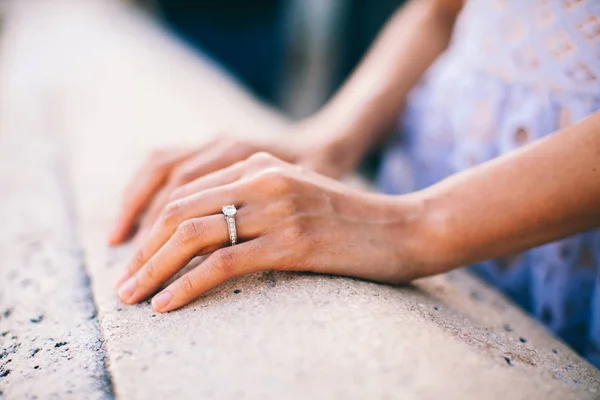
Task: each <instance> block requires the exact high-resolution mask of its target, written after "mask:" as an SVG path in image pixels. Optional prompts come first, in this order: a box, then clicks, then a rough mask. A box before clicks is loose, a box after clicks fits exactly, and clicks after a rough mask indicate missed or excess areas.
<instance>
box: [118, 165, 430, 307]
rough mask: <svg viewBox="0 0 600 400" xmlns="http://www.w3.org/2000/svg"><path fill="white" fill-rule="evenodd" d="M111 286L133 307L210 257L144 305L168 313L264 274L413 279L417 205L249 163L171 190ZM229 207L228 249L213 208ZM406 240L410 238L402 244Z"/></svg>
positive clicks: (288, 168) (294, 170) (295, 170)
mask: <svg viewBox="0 0 600 400" xmlns="http://www.w3.org/2000/svg"><path fill="white" fill-rule="evenodd" d="M173 198H174V199H175V200H173V201H171V202H170V203H169V204H168V206H167V207H166V208H165V209H164V210H163V211H162V213H161V215H160V218H159V219H158V222H157V223H156V225H155V226H154V227H153V229H152V231H151V232H150V234H149V236H148V237H147V239H146V240H145V241H144V242H143V243H142V245H141V247H140V249H139V250H138V251H137V252H136V254H135V256H134V257H133V259H132V260H131V261H130V262H129V263H128V265H127V267H126V270H125V272H124V275H123V276H122V277H121V279H120V280H119V282H118V283H117V288H118V292H119V297H120V298H121V300H122V301H123V302H125V303H127V304H133V303H137V302H139V301H141V300H143V299H145V298H147V297H148V296H150V295H151V294H152V293H154V292H155V291H156V290H157V289H159V287H160V286H161V284H163V283H164V282H166V281H167V280H168V279H170V278H171V277H172V276H174V275H175V274H176V273H177V272H178V271H179V270H180V269H182V268H183V267H184V266H185V265H186V264H188V262H189V261H190V260H191V259H192V258H194V257H196V256H202V255H207V254H210V255H209V256H208V257H207V258H206V259H205V260H204V261H203V262H202V263H201V264H199V265H198V266H197V267H196V268H194V269H192V270H191V271H189V272H187V273H186V274H184V275H183V276H181V277H180V278H179V279H178V280H176V281H175V282H173V283H171V284H170V285H169V286H168V287H167V288H166V289H164V290H162V291H161V292H160V293H159V294H158V295H156V296H155V297H154V299H153V300H152V304H153V307H154V308H155V309H156V310H157V311H160V312H168V311H171V310H174V309H177V308H179V307H181V306H183V305H185V304H187V303H189V302H190V301H192V300H193V299H195V298H196V297H198V296H199V295H201V294H203V293H204V292H206V291H208V290H209V289H211V288H213V287H215V286H217V285H219V284H221V283H223V282H224V281H226V280H228V279H230V278H232V277H235V276H239V275H243V274H248V273H252V272H257V271H264V270H288V271H289V270H295V271H311V272H320V273H329V274H338V275H348V276H354V277H360V278H365V279H369V280H376V281H382V282H405V281H408V280H410V279H413V278H415V277H417V276H418V275H419V273H420V272H419V271H417V270H415V269H414V268H409V266H410V265H411V264H413V263H412V261H411V258H412V257H413V253H414V252H413V250H414V248H415V247H414V245H413V244H414V240H413V239H414V238H416V237H417V236H418V235H417V233H418V229H415V221H418V220H419V219H418V218H416V215H417V214H416V213H417V211H416V210H419V207H418V203H415V202H413V201H412V198H410V197H406V198H398V197H391V196H384V195H380V194H372V193H365V192H359V191H356V190H354V189H353V188H350V187H348V186H346V185H344V184H342V183H340V182H338V181H335V180H333V179H330V178H327V177H324V176H322V175H319V174H317V173H314V172H312V171H307V170H305V169H302V168H301V167H298V166H295V165H292V164H288V163H286V162H284V161H281V160H279V159H276V158H275V157H273V156H271V155H268V154H266V153H258V154H255V155H253V156H251V157H250V158H249V159H247V160H245V161H242V162H238V163H236V164H234V165H232V166H230V167H228V168H225V169H223V170H220V171H217V172H214V173H212V174H209V175H206V176H204V177H202V178H199V179H197V180H195V181H193V182H191V183H189V184H187V185H185V186H183V187H181V188H179V189H177V190H176V192H175V194H174V197H173ZM227 204H234V205H236V206H237V207H238V212H237V216H236V217H235V218H236V223H237V232H238V238H239V239H238V240H240V241H241V243H240V244H237V245H235V246H229V234H228V230H227V226H226V222H225V220H224V216H223V215H222V213H221V207H222V206H223V205H227ZM407 232H410V234H408V233H407Z"/></svg>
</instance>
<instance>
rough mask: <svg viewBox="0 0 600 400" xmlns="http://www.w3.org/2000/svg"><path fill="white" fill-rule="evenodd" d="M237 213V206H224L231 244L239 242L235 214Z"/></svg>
mask: <svg viewBox="0 0 600 400" xmlns="http://www.w3.org/2000/svg"><path fill="white" fill-rule="evenodd" d="M236 214H237V209H236V208H235V206H233V205H232V206H223V215H224V216H225V221H227V230H228V231H229V241H230V242H231V245H232V246H233V245H235V244H236V243H237V229H236V226H235V215H236Z"/></svg>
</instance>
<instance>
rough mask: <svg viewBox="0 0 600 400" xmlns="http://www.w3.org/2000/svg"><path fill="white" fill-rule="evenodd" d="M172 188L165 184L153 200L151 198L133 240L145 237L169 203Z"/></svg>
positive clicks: (141, 239) (140, 239) (137, 240)
mask: <svg viewBox="0 0 600 400" xmlns="http://www.w3.org/2000/svg"><path fill="white" fill-rule="evenodd" d="M173 190H174V188H173V186H171V185H167V186H165V187H164V188H162V189H161V190H160V191H159V192H158V193H157V194H156V196H154V200H152V203H151V204H150V206H149V207H148V211H146V214H145V215H144V217H143V218H142V220H141V222H140V226H139V228H138V232H137V234H136V235H135V238H134V241H135V242H137V243H140V242H141V241H143V240H144V239H145V237H146V236H147V235H148V233H150V230H151V229H152V226H153V225H154V223H155V222H156V220H157V219H158V217H159V216H160V214H161V212H162V211H163V210H164V208H165V206H166V205H167V204H168V203H169V200H170V197H171V193H172V192H173Z"/></svg>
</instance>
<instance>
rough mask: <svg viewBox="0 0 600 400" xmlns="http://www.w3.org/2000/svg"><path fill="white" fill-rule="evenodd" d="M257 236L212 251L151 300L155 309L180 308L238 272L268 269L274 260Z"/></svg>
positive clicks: (263, 238) (240, 273)
mask: <svg viewBox="0 0 600 400" xmlns="http://www.w3.org/2000/svg"><path fill="white" fill-rule="evenodd" d="M266 242H267V240H266V239H265V237H261V238H258V239H255V240H251V241H249V242H245V243H242V244H239V245H235V246H231V247H225V248H222V249H220V250H217V251H215V252H214V253H213V254H211V255H210V256H209V257H208V258H207V259H206V260H204V262H202V263H201V264H200V265H198V266H197V267H196V268H194V269H193V270H191V271H189V272H187V273H186V274H184V275H183V276H182V277H181V278H179V279H177V280H176V281H175V282H173V283H172V284H170V285H169V286H168V287H167V288H166V289H164V290H163V291H161V292H160V293H159V294H157V295H156V296H155V297H154V298H153V299H152V306H153V307H154V309H155V310H156V311H159V312H169V311H172V310H175V309H177V308H179V307H182V306H184V305H186V304H187V303H189V302H190V301H192V300H194V299H195V298H197V297H198V296H200V295H201V294H203V293H205V292H206V291H208V290H210V289H212V288H214V287H215V286H217V285H220V284H221V283H223V282H225V281H227V280H229V279H231V278H233V277H235V276H240V275H245V274H249V273H251V272H257V271H263V270H267V269H269V268H271V267H272V266H273V265H274V264H275V263H276V262H277V260H276V259H274V255H273V254H274V253H272V252H269V251H266V249H268V245H265V243H266Z"/></svg>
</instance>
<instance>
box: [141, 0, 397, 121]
mask: <svg viewBox="0 0 600 400" xmlns="http://www.w3.org/2000/svg"><path fill="white" fill-rule="evenodd" d="M402 2H403V1H402V0H377V1H371V0H254V1H252V0H199V1H192V0H135V1H134V3H135V4H136V5H137V6H139V7H141V8H142V9H143V10H145V12H147V13H149V14H151V15H152V16H153V17H155V18H156V19H157V21H159V22H160V23H161V24H162V25H163V26H164V27H166V28H167V29H168V30H170V31H171V32H173V33H174V34H175V35H176V36H177V37H179V38H180V39H181V40H182V41H184V42H185V43H186V44H187V45H189V46H190V47H192V48H193V49H194V50H196V51H199V52H202V53H203V54H205V55H208V56H209V57H211V58H212V59H213V60H215V61H217V62H218V63H219V64H220V65H221V66H222V67H223V68H225V69H226V70H227V71H228V72H229V73H231V74H232V75H233V76H235V77H236V78H237V79H238V80H239V81H240V82H241V83H242V84H243V85H244V86H246V87H247V88H248V89H250V90H251V91H252V92H253V93H254V94H255V95H256V96H258V97H259V98H261V99H262V100H264V101H266V102H268V103H270V104H271V105H274V106H275V107H277V108H279V109H280V110H282V111H283V112H284V113H286V114H287V115H289V116H291V117H292V118H301V117H304V116H307V115H309V114H311V113H312V112H314V111H315V110H316V109H318V108H319V107H320V106H321V105H322V104H323V103H324V102H325V101H326V100H327V98H328V97H329V96H330V95H331V94H332V93H334V91H335V90H336V89H337V88H338V87H339V86H340V85H341V84H342V83H343V81H344V80H345V79H346V77H347V76H348V75H349V74H350V73H351V71H352V70H353V69H354V67H355V66H356V65H357V63H358V62H359V61H360V59H361V58H362V56H363V54H364V53H365V51H366V50H367V48H368V47H369V45H370V44H371V42H372V41H373V40H374V38H375V37H376V35H377V33H378V31H379V30H380V29H381V27H382V26H383V24H384V23H385V21H386V20H387V18H388V17H389V16H390V15H391V14H392V13H393V12H394V10H396V8H397V7H398V6H399V5H400V4H401V3H402Z"/></svg>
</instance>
